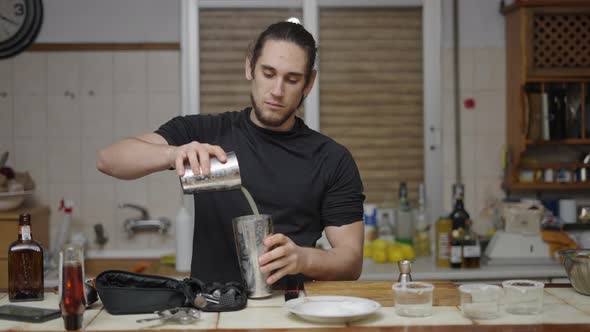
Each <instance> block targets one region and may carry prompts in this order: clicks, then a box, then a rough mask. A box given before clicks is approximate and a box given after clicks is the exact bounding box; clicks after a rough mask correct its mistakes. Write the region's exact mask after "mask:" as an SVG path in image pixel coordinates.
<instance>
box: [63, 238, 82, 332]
mask: <svg viewBox="0 0 590 332" xmlns="http://www.w3.org/2000/svg"><path fill="white" fill-rule="evenodd" d="M60 267H61V269H60V271H61V272H60V276H59V277H60V302H59V307H60V309H61V315H62V317H63V319H64V326H65V329H66V330H68V331H71V330H80V329H81V328H82V322H83V318H84V310H85V309H86V294H85V292H84V253H83V251H82V248H80V247H79V246H76V245H74V244H67V245H65V246H64V249H63V251H62V252H61V253H60Z"/></svg>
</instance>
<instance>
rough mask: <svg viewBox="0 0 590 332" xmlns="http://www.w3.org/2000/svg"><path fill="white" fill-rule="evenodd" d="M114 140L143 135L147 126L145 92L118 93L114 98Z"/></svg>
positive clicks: (147, 129)
mask: <svg viewBox="0 0 590 332" xmlns="http://www.w3.org/2000/svg"><path fill="white" fill-rule="evenodd" d="M114 99H115V100H114V110H115V112H114V118H115V126H114V128H115V138H116V139H120V138H124V137H129V136H135V135H140V134H143V133H145V132H147V131H149V128H148V125H147V112H146V111H147V110H148V107H147V94H146V93H145V92H136V93H120V94H116V95H115V96H114Z"/></svg>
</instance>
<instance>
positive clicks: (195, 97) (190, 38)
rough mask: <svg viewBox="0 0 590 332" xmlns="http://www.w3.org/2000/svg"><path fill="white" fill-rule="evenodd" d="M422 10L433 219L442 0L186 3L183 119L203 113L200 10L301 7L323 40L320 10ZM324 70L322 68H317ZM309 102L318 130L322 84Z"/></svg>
mask: <svg viewBox="0 0 590 332" xmlns="http://www.w3.org/2000/svg"><path fill="white" fill-rule="evenodd" d="M406 6H412V7H422V22H423V32H424V33H423V37H422V46H423V50H422V52H423V71H424V72H423V87H424V88H423V101H424V121H423V135H424V137H423V138H424V146H423V153H424V170H423V171H424V183H425V185H426V188H427V191H428V192H427V211H428V213H429V215H430V219H431V220H433V221H434V220H435V219H436V218H437V217H438V216H441V215H442V214H443V213H444V211H445V209H444V208H443V203H442V201H443V167H442V165H443V155H442V153H443V151H442V144H441V141H442V139H441V137H442V92H441V90H442V86H441V84H442V82H441V71H442V70H441V65H442V61H441V57H442V55H441V40H442V1H440V0H365V1H362V2H361V1H357V0H283V1H274V0H181V13H180V17H181V23H180V34H181V38H180V39H181V47H180V53H181V86H182V89H181V114H183V115H187V114H199V105H200V100H199V93H190V91H199V73H200V71H199V53H198V52H199V31H198V27H199V9H200V8H285V7H287V8H296V7H301V8H302V12H303V24H304V25H305V27H306V28H307V29H308V30H309V31H310V32H311V33H312V35H313V36H314V37H315V38H316V39H317V38H318V35H319V34H318V29H319V10H320V8H321V7H406ZM318 68H321V67H318ZM320 74H321V73H320V72H319V71H318V77H317V78H316V84H315V86H314V88H313V90H312V92H311V93H310V95H309V96H308V97H307V98H306V100H305V121H306V124H307V125H308V126H309V127H310V128H312V129H314V130H317V131H319V130H320V128H319V123H320V121H319V119H320V112H319V97H320V96H319V79H321V77H320Z"/></svg>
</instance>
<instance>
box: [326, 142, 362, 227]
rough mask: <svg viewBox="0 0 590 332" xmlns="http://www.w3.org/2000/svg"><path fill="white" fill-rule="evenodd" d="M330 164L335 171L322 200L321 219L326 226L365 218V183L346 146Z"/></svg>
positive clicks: (344, 223) (339, 224)
mask: <svg viewBox="0 0 590 332" xmlns="http://www.w3.org/2000/svg"><path fill="white" fill-rule="evenodd" d="M341 149H342V150H343V151H341V153H340V158H337V160H335V161H334V162H333V164H332V165H330V168H331V169H333V172H332V173H331V175H330V178H329V179H328V187H327V189H326V194H325V197H324V199H323V201H322V209H321V211H322V212H321V219H322V223H323V225H324V226H342V225H346V224H350V223H353V222H356V221H359V220H362V219H363V202H364V200H365V195H364V194H363V183H362V181H361V177H360V174H359V170H358V168H357V166H356V163H355V162H354V159H353V158H352V155H351V154H350V152H349V151H348V150H346V149H345V148H344V147H341Z"/></svg>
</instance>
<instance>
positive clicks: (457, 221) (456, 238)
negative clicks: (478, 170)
mask: <svg viewBox="0 0 590 332" xmlns="http://www.w3.org/2000/svg"><path fill="white" fill-rule="evenodd" d="M464 195H465V188H464V187H463V185H462V184H455V185H453V197H454V198H455V206H454V207H453V212H451V215H450V216H449V217H450V219H451V221H452V223H453V230H452V231H451V258H450V260H451V267H452V268H460V267H461V265H462V261H463V257H462V251H463V250H462V243H463V233H464V231H465V224H466V221H467V220H469V213H467V211H465V207H464V204H463V199H464Z"/></svg>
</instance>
